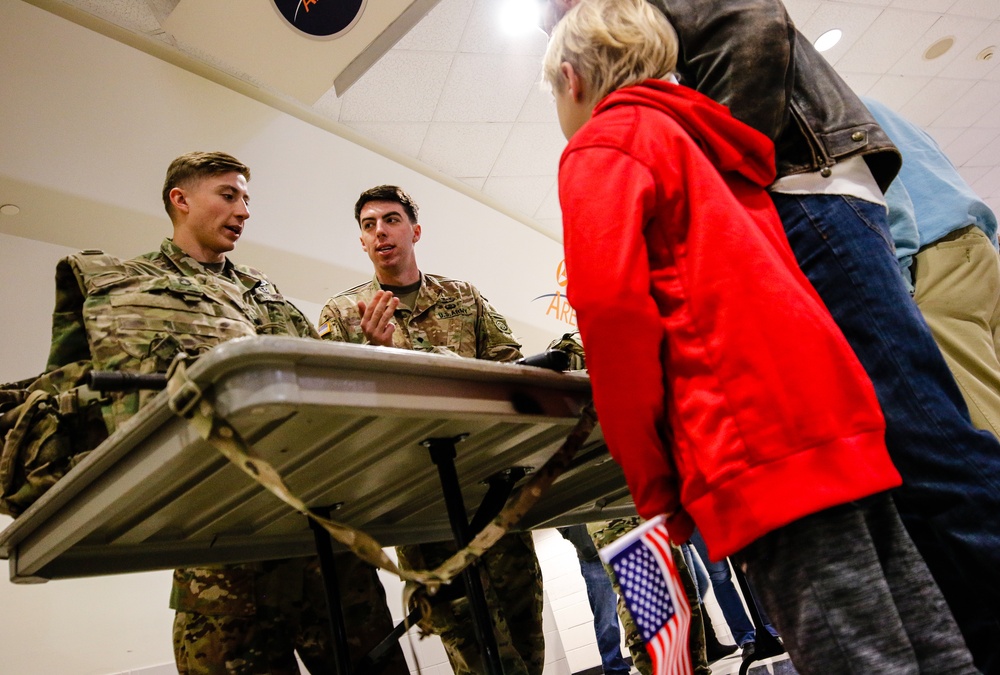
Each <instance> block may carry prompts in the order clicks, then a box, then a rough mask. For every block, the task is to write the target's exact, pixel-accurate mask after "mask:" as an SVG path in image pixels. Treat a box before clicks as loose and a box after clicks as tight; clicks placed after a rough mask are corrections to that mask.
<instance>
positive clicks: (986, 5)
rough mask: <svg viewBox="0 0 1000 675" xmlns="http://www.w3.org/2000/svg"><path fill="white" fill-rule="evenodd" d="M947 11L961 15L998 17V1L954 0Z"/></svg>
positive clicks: (985, 17) (999, 9)
mask: <svg viewBox="0 0 1000 675" xmlns="http://www.w3.org/2000/svg"><path fill="white" fill-rule="evenodd" d="M949 11H950V12H951V13H952V14H959V15H961V16H977V17H980V18H982V19H1000V3H998V2H997V0H955V4H954V5H952V6H951V8H950V10H949Z"/></svg>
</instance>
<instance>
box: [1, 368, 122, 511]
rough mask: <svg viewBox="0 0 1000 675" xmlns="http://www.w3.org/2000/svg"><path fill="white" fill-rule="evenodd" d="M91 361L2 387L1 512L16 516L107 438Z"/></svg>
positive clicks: (101, 398) (100, 400) (100, 397)
mask: <svg viewBox="0 0 1000 675" xmlns="http://www.w3.org/2000/svg"><path fill="white" fill-rule="evenodd" d="M90 370H91V364H90V362H89V361H77V362H75V363H71V364H68V365H66V366H63V367H62V368H58V369H56V370H53V371H50V372H48V373H45V374H43V375H40V376H38V377H37V378H34V379H28V380H22V381H21V382H14V383H11V384H5V385H0V439H2V440H3V446H2V450H0V513H3V514H6V515H9V516H14V517H16V516H18V515H20V514H21V513H23V512H24V510H25V509H27V508H28V507H29V506H31V504H33V503H34V502H35V501H36V500H37V499H38V498H39V497H41V496H42V495H43V494H44V493H45V491H46V490H48V489H49V488H50V487H52V486H53V485H55V483H56V481H58V480H59V479H60V478H62V477H63V476H64V475H66V473H67V472H68V471H69V470H70V469H72V468H73V467H74V466H76V465H77V464H78V463H79V462H80V461H81V460H82V459H83V458H84V457H86V456H87V453H89V452H90V451H91V450H93V449H94V448H96V447H97V446H98V445H100V444H101V443H102V442H103V441H104V439H106V438H107V437H108V431H107V427H106V426H105V424H104V418H103V415H102V413H101V405H100V404H101V402H102V401H103V397H102V396H101V395H99V394H96V393H95V392H92V391H91V390H90V389H89V388H88V387H87V386H86V384H84V382H85V381H86V378H87V375H88V373H89V372H90Z"/></svg>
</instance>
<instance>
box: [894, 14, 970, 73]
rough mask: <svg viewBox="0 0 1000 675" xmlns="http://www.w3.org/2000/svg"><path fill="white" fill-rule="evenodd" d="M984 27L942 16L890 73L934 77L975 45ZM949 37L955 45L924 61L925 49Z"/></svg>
mask: <svg viewBox="0 0 1000 675" xmlns="http://www.w3.org/2000/svg"><path fill="white" fill-rule="evenodd" d="M984 28H985V26H984V25H983V21H982V20H981V19H970V18H968V17H958V16H942V17H940V18H939V19H938V20H937V21H935V22H934V25H933V26H931V27H930V28H929V29H927V32H926V33H924V34H923V35H921V36H920V37H919V38H918V39H917V40H915V41H914V43H913V45H912V46H911V47H910V49H909V50H907V52H906V53H905V54H904V55H903V57H902V58H901V59H900V60H899V61H897V62H896V63H895V64H893V66H892V68H890V69H889V72H890V73H895V74H898V75H924V76H928V75H937V74H938V73H940V72H941V71H942V70H943V69H944V68H945V67H946V66H947V65H948V64H949V63H951V62H952V61H954V60H955V58H956V57H957V56H958V55H959V54H960V53H962V51H963V50H964V49H965V48H967V47H968V46H969V45H971V44H974V43H975V40H976V38H978V37H979V36H980V35H981V34H982V32H983V29H984ZM945 37H951V38H954V39H955V44H954V46H952V48H951V49H949V50H948V51H947V52H946V53H945V54H943V55H941V56H939V57H938V58H936V59H932V60H930V61H928V60H927V59H925V58H924V52H925V51H927V48H928V47H930V46H931V45H932V44H934V43H935V42H937V41H938V40H940V39H942V38H945Z"/></svg>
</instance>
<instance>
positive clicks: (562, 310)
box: [545, 291, 576, 327]
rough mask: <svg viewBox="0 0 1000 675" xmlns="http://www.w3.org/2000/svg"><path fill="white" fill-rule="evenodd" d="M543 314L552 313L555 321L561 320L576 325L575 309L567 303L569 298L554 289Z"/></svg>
mask: <svg viewBox="0 0 1000 675" xmlns="http://www.w3.org/2000/svg"><path fill="white" fill-rule="evenodd" d="M545 315H546V316H549V315H552V316H553V317H554V318H555V320H556V321H562V322H564V323H567V324H569V325H570V326H574V327H575V326H576V310H575V309H573V307H572V306H571V305H570V304H569V300H567V299H566V297H565V296H564V295H563V294H562V293H560V292H559V291H556V292H555V294H554V295H553V296H552V300H551V301H550V302H549V306H548V307H547V308H546V310H545Z"/></svg>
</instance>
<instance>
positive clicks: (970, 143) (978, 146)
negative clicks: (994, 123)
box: [945, 128, 1000, 166]
mask: <svg viewBox="0 0 1000 675" xmlns="http://www.w3.org/2000/svg"><path fill="white" fill-rule="evenodd" d="M997 136H1000V129H975V128H974V129H966V130H965V131H963V132H962V133H961V134H959V135H958V137H957V138H955V140H953V141H952V142H951V143H949V144H948V147H947V148H946V149H945V154H947V155H948V159H950V160H951V162H952V164H954V165H955V166H995V165H996V155H994V156H992V157H991V158H990V161H988V162H981V161H974V159H975V157H976V155H978V154H980V152H981V151H982V150H983V148H986V147H988V146H989V145H990V143H991V142H992V141H993V140H995V139H996V137H997Z"/></svg>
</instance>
